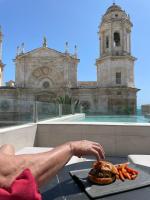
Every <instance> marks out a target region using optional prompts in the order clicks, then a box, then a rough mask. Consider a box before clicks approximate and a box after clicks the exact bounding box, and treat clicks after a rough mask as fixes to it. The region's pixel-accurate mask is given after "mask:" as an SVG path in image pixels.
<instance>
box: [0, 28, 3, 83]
mask: <svg viewBox="0 0 150 200" xmlns="http://www.w3.org/2000/svg"><path fill="white" fill-rule="evenodd" d="M2 42H3V34H2V29H1V26H0V86H2V85H3V69H4V64H3V62H2Z"/></svg>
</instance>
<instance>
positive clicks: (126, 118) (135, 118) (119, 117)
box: [76, 115, 150, 123]
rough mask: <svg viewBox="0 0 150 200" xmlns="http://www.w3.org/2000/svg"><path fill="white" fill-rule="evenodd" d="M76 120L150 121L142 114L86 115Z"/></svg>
mask: <svg viewBox="0 0 150 200" xmlns="http://www.w3.org/2000/svg"><path fill="white" fill-rule="evenodd" d="M76 121H80V122H127V123H150V119H149V118H146V117H144V116H142V115H139V116H136V115H134V116H128V115H101V116H100V115H98V116H86V117H85V118H84V119H79V120H76Z"/></svg>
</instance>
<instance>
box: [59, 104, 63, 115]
mask: <svg viewBox="0 0 150 200" xmlns="http://www.w3.org/2000/svg"><path fill="white" fill-rule="evenodd" d="M59 117H62V104H59Z"/></svg>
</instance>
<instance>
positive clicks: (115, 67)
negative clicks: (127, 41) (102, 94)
mask: <svg viewBox="0 0 150 200" xmlns="http://www.w3.org/2000/svg"><path fill="white" fill-rule="evenodd" d="M133 64H134V61H132V60H130V59H128V58H125V57H123V58H121V57H120V58H112V57H109V58H107V59H103V60H101V61H100V62H99V63H98V64H97V80H98V85H99V86H101V87H111V86H117V84H116V72H121V86H127V87H134V65H133Z"/></svg>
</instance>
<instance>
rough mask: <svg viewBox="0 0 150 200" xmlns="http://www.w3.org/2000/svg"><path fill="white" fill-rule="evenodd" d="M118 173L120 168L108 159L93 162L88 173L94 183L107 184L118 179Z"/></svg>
mask: <svg viewBox="0 0 150 200" xmlns="http://www.w3.org/2000/svg"><path fill="white" fill-rule="evenodd" d="M117 174H118V170H117V168H116V167H115V166H114V165H113V164H112V163H110V162H107V161H97V162H95V163H94V164H93V167H92V169H91V170H90V172H89V174H88V178H89V180H90V181H91V182H93V183H96V184H99V185H107V184H110V183H113V182H115V181H116V175H117Z"/></svg>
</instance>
